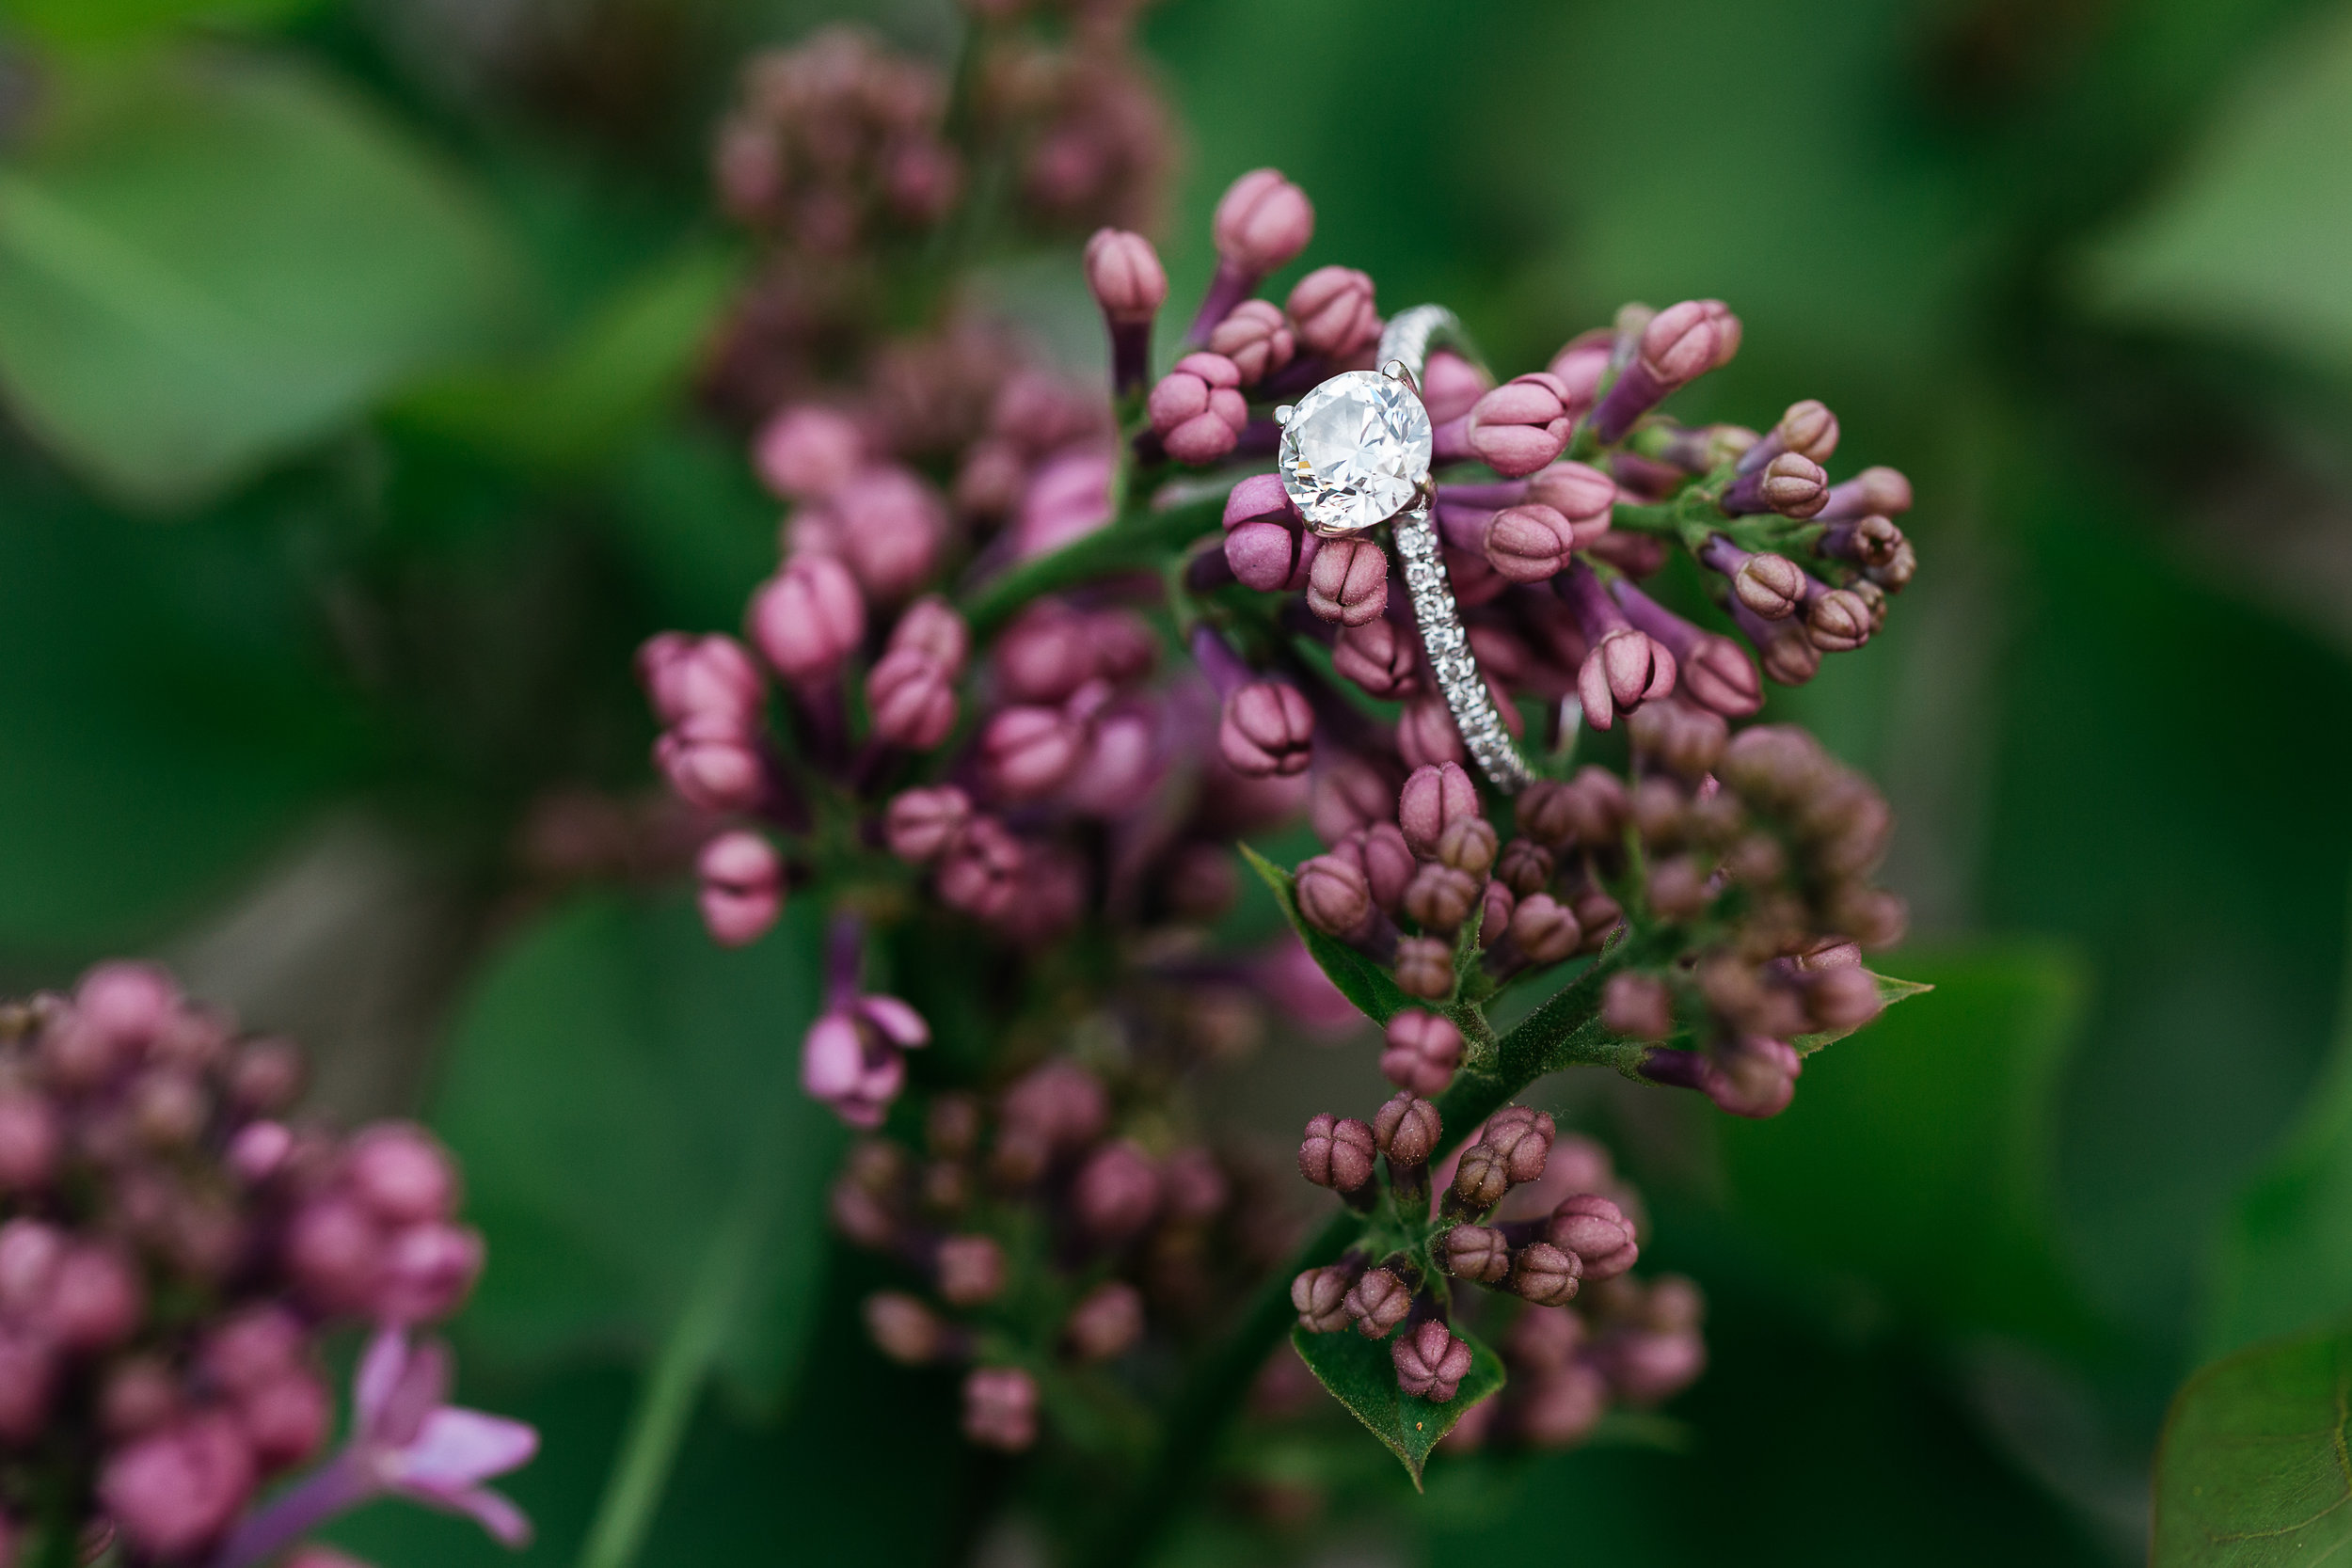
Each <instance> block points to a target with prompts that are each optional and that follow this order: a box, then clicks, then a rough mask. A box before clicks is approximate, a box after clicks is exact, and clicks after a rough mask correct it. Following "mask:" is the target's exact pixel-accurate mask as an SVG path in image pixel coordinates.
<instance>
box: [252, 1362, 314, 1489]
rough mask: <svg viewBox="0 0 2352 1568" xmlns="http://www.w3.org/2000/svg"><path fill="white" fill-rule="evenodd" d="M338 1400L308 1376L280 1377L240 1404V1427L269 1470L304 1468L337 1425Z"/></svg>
mask: <svg viewBox="0 0 2352 1568" xmlns="http://www.w3.org/2000/svg"><path fill="white" fill-rule="evenodd" d="M334 1416H335V1404H334V1401H333V1400H332V1399H331V1398H330V1397H329V1396H328V1394H327V1392H326V1385H325V1384H323V1383H321V1382H320V1381H319V1380H318V1379H317V1377H315V1376H313V1375H312V1374H311V1373H310V1372H308V1371H302V1370H294V1371H289V1372H286V1373H283V1374H281V1375H280V1376H278V1377H276V1378H273V1379H271V1380H270V1381H269V1382H267V1383H265V1384H263V1385H262V1386H260V1387H257V1388H254V1389H252V1390H251V1391H249V1392H247V1393H246V1395H245V1396H244V1397H243V1398H241V1399H239V1400H238V1401H237V1417H238V1423H239V1425H240V1426H242V1427H243V1428H244V1430H245V1437H246V1442H247V1443H249V1444H251V1445H252V1449H253V1458H254V1462H255V1463H256V1464H257V1465H259V1466H260V1467H261V1468H262V1470H263V1471H264V1472H267V1471H273V1470H281V1469H283V1468H285V1467H286V1466H287V1465H294V1464H299V1463H300V1462H301V1461H303V1460H305V1459H308V1458H310V1456H311V1455H312V1454H314V1453H316V1452H317V1451H318V1450H319V1447H320V1445H322V1444H323V1443H325V1442H326V1433H327V1429H328V1428H329V1427H330V1426H331V1425H332V1424H333V1421H334Z"/></svg>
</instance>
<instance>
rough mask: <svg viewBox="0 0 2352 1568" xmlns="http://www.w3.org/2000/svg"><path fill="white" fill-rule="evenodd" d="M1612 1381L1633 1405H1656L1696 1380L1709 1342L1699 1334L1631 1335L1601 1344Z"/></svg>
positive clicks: (1602, 1355)
mask: <svg viewBox="0 0 2352 1568" xmlns="http://www.w3.org/2000/svg"><path fill="white" fill-rule="evenodd" d="M1601 1361H1602V1365H1603V1367H1604V1368H1605V1369H1606V1370H1607V1375H1608V1378H1609V1381H1610V1382H1611V1383H1612V1384H1613V1385H1614V1386H1615V1387H1616V1390H1617V1392H1618V1393H1619V1394H1621V1395H1622V1396H1624V1398H1625V1399H1626V1401H1627V1402H1629V1403H1632V1404H1655V1403H1657V1402H1660V1401H1661V1400H1665V1399H1669V1398H1672V1397H1673V1396H1674V1395H1676V1394H1677V1393H1680V1392H1681V1391H1682V1390H1683V1389H1685V1388H1687V1387H1689V1386H1691V1385H1692V1383H1694V1382H1696V1381H1697V1379H1698V1375H1699V1373H1700V1372H1702V1371H1704V1370H1706V1368H1707V1344H1706V1341H1704V1340H1702V1339H1701V1338H1699V1337H1698V1336H1697V1335H1696V1334H1690V1333H1681V1334H1630V1335H1627V1336H1625V1337H1624V1338H1618V1339H1613V1340H1612V1341H1610V1342H1609V1343H1608V1344H1607V1345H1605V1346H1603V1347H1602V1352H1601Z"/></svg>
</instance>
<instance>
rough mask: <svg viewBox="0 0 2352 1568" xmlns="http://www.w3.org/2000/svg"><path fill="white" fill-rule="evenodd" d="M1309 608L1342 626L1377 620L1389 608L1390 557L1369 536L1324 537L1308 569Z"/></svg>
mask: <svg viewBox="0 0 2352 1568" xmlns="http://www.w3.org/2000/svg"><path fill="white" fill-rule="evenodd" d="M1307 608H1308V609H1309V610H1312V611H1314V613H1315V614H1317V615H1319V616H1321V617H1322V618H1323V619H1325V620H1327V621H1336V622H1338V623H1339V624H1340V625H1341V626H1362V625H1364V624H1365V623H1366V622H1368V621H1376V620H1378V619H1379V618H1380V617H1381V616H1382V615H1383V614H1385V613H1386V612H1387V610H1388V608H1389V558H1388V557H1387V556H1386V555H1384V554H1383V553H1382V552H1381V549H1380V546H1378V545H1376V544H1375V543H1374V542H1373V541H1372V540H1370V539H1366V538H1362V537H1349V538H1341V539H1326V540H1324V541H1323V542H1322V544H1321V546H1319V547H1318V548H1317V549H1316V551H1315V558H1314V561H1313V562H1312V563H1311V565H1310V566H1309V567H1308V569H1307Z"/></svg>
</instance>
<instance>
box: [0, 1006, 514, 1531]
mask: <svg viewBox="0 0 2352 1568" xmlns="http://www.w3.org/2000/svg"><path fill="white" fill-rule="evenodd" d="M301 1080H302V1061H301V1057H300V1054H299V1053H298V1052H297V1051H296V1050H295V1049H294V1047H293V1046H292V1045H291V1044H289V1043H288V1042H286V1041H283V1040H278V1039H272V1038H266V1037H245V1036H241V1035H240V1033H239V1032H238V1030H237V1029H236V1027H235V1025H234V1024H233V1022H231V1021H230V1018H229V1017H228V1016H227V1015H226V1014H224V1013H222V1012H220V1011H218V1010H217V1009H215V1008H211V1007H207V1006H201V1005H199V1004H195V1003H191V1002H189V1001H188V1000H187V999H186V998H185V997H183V995H182V994H181V991H180V989H179V987H178V986H177V984H175V983H174V981H173V980H172V978H171V977H170V976H169V975H168V974H166V973H164V972H163V971H162V970H160V969H156V968H154V967H151V966H150V965H145V964H136V963H107V964H102V965H100V966H98V967H97V968H95V969H93V970H91V971H90V972H89V973H88V974H87V975H85V976H84V977H83V979H82V981H81V984H80V985H79V986H78V987H77V988H76V990H74V992H73V993H72V995H71V996H61V995H56V994H49V993H43V994H41V995H38V996H35V997H33V998H31V999H30V1000H27V1001H24V1002H15V1003H8V1004H6V1005H4V1006H0V1215H4V1216H5V1218H0V1548H5V1549H6V1550H9V1551H12V1550H13V1549H14V1548H15V1547H16V1546H17V1545H18V1544H21V1543H24V1542H25V1541H26V1540H27V1539H28V1538H40V1539H43V1540H46V1541H49V1542H51V1543H52V1545H51V1546H49V1547H45V1548H43V1549H44V1550H49V1551H51V1553H52V1557H53V1560H61V1559H56V1553H55V1546H54V1543H55V1542H56V1540H57V1539H59V1538H61V1537H65V1536H71V1537H72V1538H73V1539H76V1540H79V1541H80V1542H82V1543H84V1544H85V1547H86V1549H87V1550H96V1549H99V1548H100V1547H101V1546H103V1544H105V1543H107V1542H112V1543H114V1544H116V1545H117V1546H119V1550H120V1551H121V1552H122V1554H123V1555H124V1557H125V1559H126V1560H130V1561H134V1562H142V1563H175V1562H196V1561H200V1560H211V1561H214V1562H216V1563H218V1564H220V1568H244V1565H245V1564H248V1563H258V1562H260V1561H262V1560H263V1559H264V1558H265V1557H268V1556H272V1555H275V1554H276V1553H278V1552H279V1551H282V1550H283V1549H285V1548H286V1547H287V1546H289V1545H292V1544H294V1543H295V1542H296V1541H297V1540H298V1539H299V1537H300V1536H301V1535H302V1534H303V1533H304V1532H306V1531H307V1530H308V1529H310V1528H312V1527H314V1526H316V1525H318V1524H321V1523H324V1522H325V1521H326V1519H328V1518H330V1517H332V1516H333V1514H335V1513H341V1512H342V1511H343V1510H345V1509H347V1508H350V1507H352V1506H355V1505H356V1504H358V1503H359V1502H362V1501H365V1500H367V1499H368V1498H370V1497H376V1496H380V1495H383V1494H385V1493H387V1492H392V1493H400V1494H403V1495H405V1496H409V1497H417V1498H419V1499H421V1500H424V1501H427V1502H430V1503H432V1504H434V1505H435V1506H438V1507H445V1508H454V1509H460V1510H463V1511H466V1512H469V1513H473V1514H475V1515H476V1516H477V1517H479V1518H480V1519H482V1520H483V1522H484V1523H485V1525H486V1526H488V1527H489V1528H491V1529H492V1530H493V1532H494V1533H497V1534H499V1535H500V1536H501V1537H502V1538H505V1539H508V1540H515V1541H519V1540H520V1539H522V1538H523V1537H524V1536H526V1535H527V1534H528V1526H527V1525H526V1524H525V1522H524V1521H523V1519H522V1516H521V1515H520V1514H519V1513H516V1510H515V1509H514V1507H513V1505H512V1504H510V1503H508V1502H506V1501H505V1499H503V1498H501V1497H498V1496H497V1495H496V1494H495V1493H491V1492H488V1491H486V1490H484V1489H483V1488H482V1487H481V1486H480V1482H481V1481H482V1480H484V1479H485V1478H486V1477H488V1476H491V1475H495V1474H498V1473H500V1472H501V1471H503V1470H507V1469H511V1468H513V1467H514V1466H516V1465H519V1464H521V1463H523V1462H524V1461H525V1460H526V1459H528V1458H529V1457H530V1455H531V1453H532V1449H533V1448H534V1447H535V1445H536V1437H535V1435H534V1434H533V1433H532V1432H531V1430H530V1429H529V1428H528V1427H523V1426H520V1425H518V1424H516V1423H514V1422H509V1421H502V1420H501V1419H499V1418H495V1417H489V1416H482V1415H479V1414H477V1413H474V1412H470V1411H456V1410H452V1409H449V1408H448V1407H447V1405H446V1400H445V1395H446V1392H447V1383H448V1371H447V1353H446V1352H445V1351H442V1350H440V1349H439V1348H437V1347H434V1346H427V1347H424V1348H422V1349H421V1350H412V1349H410V1336H411V1334H412V1332H413V1331H414V1330H415V1329H416V1328H418V1327H421V1326H422V1325H424V1324H427V1323H432V1322H434V1321H436V1320H438V1319H440V1318H443V1317H446V1316H447V1315H448V1314H449V1313H451V1312H453V1311H454V1310H455V1309H456V1307H458V1306H459V1304H460V1303H462V1302H463V1301H464V1299H465V1297H466V1294H467V1292H468V1291H469V1290H470V1289H471V1287H472V1284H473V1281H474V1278H475V1276H476V1275H478V1274H479V1273H480V1271H481V1267H482V1243H481V1238H480V1237H479V1236H478V1235H477V1234H476V1233H475V1232H474V1231H473V1230H471V1229H469V1228H468V1227H465V1226H463V1225H461V1224H459V1223H458V1222H457V1219H456V1211H457V1206H458V1181H457V1173H456V1170H455V1167H454V1166H453V1164H452V1163H451V1161H450V1159H449V1156H448V1154H447V1153H446V1152H445V1151H444V1150H443V1149H442V1148H440V1146H439V1145H438V1144H437V1143H436V1142H435V1141H434V1140H433V1138H432V1137H431V1135H430V1134H428V1133H427V1132H424V1131H423V1130H422V1129H421V1128H418V1127H415V1126H413V1125H411V1124H408V1123H405V1122H380V1123H377V1124H375V1125H373V1126H371V1127H368V1128H365V1129H362V1130H361V1131H360V1132H358V1133H357V1134H355V1135H353V1136H351V1137H349V1138H347V1139H337V1138H336V1137H334V1136H332V1135H331V1134H329V1133H327V1132H324V1131H321V1130H319V1129H316V1128H312V1127H308V1126H305V1125H301V1124H298V1123H293V1122H289V1121H287V1120H284V1119H282V1117H283V1116H284V1113H285V1112H286V1111H287V1110H288V1109H289V1108H290V1107H291V1106H292V1104H293V1103H294V1100H295V1098H296V1096H297V1095H298V1093H299V1091H300V1088H301ZM345 1323H375V1324H377V1325H379V1330H378V1332H379V1341H378V1350H377V1351H376V1352H374V1353H373V1354H372V1364H373V1365H376V1366H377V1367H378V1368H379V1370H378V1371H377V1372H376V1373H375V1374H373V1382H371V1375H370V1374H368V1373H366V1372H364V1371H363V1375H362V1379H361V1383H362V1386H361V1394H360V1402H359V1414H358V1428H357V1431H356V1433H355V1436H354V1447H353V1448H352V1449H346V1450H345V1452H344V1453H343V1454H342V1455H341V1456H339V1457H338V1458H336V1459H335V1460H332V1461H330V1462H329V1464H328V1465H327V1466H326V1469H325V1470H323V1471H322V1472H320V1473H321V1474H327V1473H333V1474H337V1475H341V1476H342V1477H343V1480H342V1482H341V1483H340V1485H339V1488H338V1490H337V1492H336V1496H335V1497H334V1499H333V1506H332V1507H321V1506H310V1507H306V1508H300V1509H295V1510H294V1511H292V1512H289V1510H288V1509H287V1508H286V1506H285V1501H284V1499H278V1500H274V1501H272V1502H270V1503H268V1504H266V1505H262V1506H260V1507H258V1508H256V1507H250V1506H249V1505H251V1504H253V1501H254V1499H255V1498H256V1497H257V1496H258V1495H259V1494H260V1492H261V1491H262V1488H263V1487H264V1486H266V1485H267V1484H268V1483H269V1482H270V1481H272V1480H273V1479H274V1478H276V1477H278V1476H279V1475H282V1474H284V1473H285V1472H286V1471H288V1470H289V1469H291V1468H293V1467H294V1466H296V1465H301V1464H302V1463H304V1462H305V1461H307V1460H310V1458H312V1457H313V1456H314V1455H315V1454H316V1453H317V1452H318V1450H319V1449H320V1448H321V1447H322V1445H324V1443H325V1442H326V1437H327V1435H328V1431H329V1428H330V1426H331V1424H332V1421H333V1417H334V1401H333V1398H332V1396H331V1395H330V1394H329V1393H328V1391H327V1388H326V1383H325V1382H324V1380H323V1377H322V1372H321V1354H320V1344H321V1339H322V1337H323V1336H324V1335H326V1334H327V1333H329V1332H332V1331H333V1330H334V1329H335V1328H336V1327H338V1326H339V1325H341V1324H345ZM412 1363H414V1364H416V1365H419V1366H422V1367H427V1368H428V1369H434V1368H437V1369H438V1370H434V1371H431V1374H430V1375H429V1376H428V1377H426V1379H425V1383H424V1384H423V1385H420V1386H417V1387H415V1388H412V1389H408V1390H407V1391H406V1392H405V1393H403V1394H400V1395H397V1396H395V1395H393V1394H391V1393H388V1392H385V1391H384V1388H386V1387H389V1386H391V1385H398V1384H402V1382H403V1378H404V1376H405V1374H404V1373H403V1372H402V1371H401V1370H400V1369H401V1368H405V1367H407V1366H409V1365H411V1364H412ZM384 1369H389V1370H384ZM411 1381H413V1379H412V1380H411ZM378 1385H381V1386H384V1387H378ZM404 1386H405V1385H404ZM372 1390H373V1391H372ZM394 1405H397V1407H398V1408H397V1410H394V1409H392V1406H394ZM355 1455H358V1456H359V1457H355ZM315 1481H316V1477H313V1478H312V1479H311V1480H310V1481H304V1482H302V1483H300V1484H299V1485H298V1486H297V1487H296V1488H295V1489H294V1491H295V1494H301V1493H305V1492H315ZM290 1496H291V1495H290ZM0 1555H5V1554H4V1553H0Z"/></svg>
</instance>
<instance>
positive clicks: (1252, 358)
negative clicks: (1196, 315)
mask: <svg viewBox="0 0 2352 1568" xmlns="http://www.w3.org/2000/svg"><path fill="white" fill-rule="evenodd" d="M1209 352H1210V353H1211V354H1221V355H1223V356H1225V357H1226V358H1228V359H1231V360H1232V362H1233V368H1234V369H1235V370H1237V371H1239V372H1241V384H1242V385H1243V386H1245V387H1254V386H1256V385H1257V384H1258V383H1259V382H1261V381H1263V380H1264V379H1265V378H1266V377H1267V376H1270V375H1272V374H1273V373H1274V372H1277V371H1279V370H1280V369H1281V368H1282V367H1283V366H1285V365H1287V364H1289V363H1290V362H1291V356H1293V355H1295V354H1296V353H1297V352H1298V340H1297V338H1296V337H1295V335H1294V334H1293V333H1292V332H1291V324H1290V318H1289V317H1287V316H1285V315H1283V314H1282V312H1281V309H1280V308H1279V307H1278V306H1276V305H1273V304H1271V303H1269V302H1268V301H1265V300H1263V299H1245V300H1243V301H1242V302H1241V303H1240V304H1239V305H1236V306H1234V307H1233V309H1232V314H1230V315H1228V316H1227V317H1226V318H1225V319H1224V320H1223V321H1221V322H1219V323H1217V324H1216V327H1215V329H1214V330H1212V331H1211V332H1210V333H1209Z"/></svg>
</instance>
